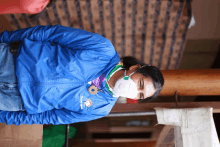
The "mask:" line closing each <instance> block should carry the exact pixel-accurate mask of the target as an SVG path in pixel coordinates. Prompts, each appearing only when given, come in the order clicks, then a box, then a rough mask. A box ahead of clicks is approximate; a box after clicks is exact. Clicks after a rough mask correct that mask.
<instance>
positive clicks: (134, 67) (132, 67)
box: [129, 64, 141, 71]
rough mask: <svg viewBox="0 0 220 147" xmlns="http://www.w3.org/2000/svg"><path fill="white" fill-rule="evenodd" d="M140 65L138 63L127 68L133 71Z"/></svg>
mask: <svg viewBox="0 0 220 147" xmlns="http://www.w3.org/2000/svg"><path fill="white" fill-rule="evenodd" d="M140 67H141V65H140V64H136V65H132V66H131V67H130V68H129V70H132V71H135V70H137V69H139V68H140Z"/></svg>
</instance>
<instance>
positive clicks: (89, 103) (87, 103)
mask: <svg viewBox="0 0 220 147" xmlns="http://www.w3.org/2000/svg"><path fill="white" fill-rule="evenodd" d="M92 103H93V102H92V101H91V100H90V99H87V100H86V102H84V103H83V104H84V106H86V107H87V108H88V107H91V106H92Z"/></svg>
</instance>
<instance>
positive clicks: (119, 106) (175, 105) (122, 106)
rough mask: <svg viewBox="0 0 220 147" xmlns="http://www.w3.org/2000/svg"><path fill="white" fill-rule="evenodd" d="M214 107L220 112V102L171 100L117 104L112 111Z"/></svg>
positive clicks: (215, 111)
mask: <svg viewBox="0 0 220 147" xmlns="http://www.w3.org/2000/svg"><path fill="white" fill-rule="evenodd" d="M156 107H159V108H175V109H178V108H201V107H206V108H208V107H209V108H210V107H212V108H213V113H220V102H218V101H216V102H178V103H176V102H169V103H146V104H139V103H137V104H115V106H114V107H113V108H112V110H111V113H123V112H143V111H145V112H146V111H155V109H154V108H156Z"/></svg>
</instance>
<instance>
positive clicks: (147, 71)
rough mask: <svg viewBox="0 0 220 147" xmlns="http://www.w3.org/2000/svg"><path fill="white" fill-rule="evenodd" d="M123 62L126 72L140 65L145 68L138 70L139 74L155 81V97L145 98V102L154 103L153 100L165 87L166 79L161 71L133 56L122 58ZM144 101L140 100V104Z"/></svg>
mask: <svg viewBox="0 0 220 147" xmlns="http://www.w3.org/2000/svg"><path fill="white" fill-rule="evenodd" d="M121 61H122V63H123V67H124V68H125V69H126V70H128V69H129V68H130V67H131V66H132V65H137V64H139V65H141V66H143V67H142V68H140V69H138V70H137V73H141V74H142V75H144V76H145V77H148V76H149V77H151V78H152V80H153V84H154V88H155V89H156V92H155V93H154V95H153V96H151V97H149V98H145V99H144V100H147V101H152V100H153V99H155V98H156V97H157V96H158V95H159V93H160V91H161V90H162V87H163V85H164V78H163V75H162V73H161V71H160V70H159V69H158V68H157V67H155V66H151V65H147V64H145V63H141V62H140V61H138V60H137V59H136V58H134V57H131V56H126V57H123V58H121ZM144 100H138V102H143V101H144Z"/></svg>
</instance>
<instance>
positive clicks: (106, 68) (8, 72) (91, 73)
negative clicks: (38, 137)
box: [0, 25, 164, 125]
mask: <svg viewBox="0 0 220 147" xmlns="http://www.w3.org/2000/svg"><path fill="white" fill-rule="evenodd" d="M16 41H20V45H19V47H18V52H17V54H16V56H13V54H11V52H10V44H12V43H13V42H16ZM0 52H1V54H0V101H1V103H0V110H1V111H0V123H6V124H8V125H11V124H15V125H21V124H54V125H59V124H70V123H76V122H86V121H90V120H94V119H98V118H101V117H104V116H106V115H108V114H109V113H110V111H111V109H112V107H113V106H114V104H115V102H116V101H117V97H118V96H127V97H129V98H132V99H140V100H141V99H146V98H147V97H151V96H152V97H156V96H157V95H158V94H159V92H160V90H161V89H162V86H163V84H164V79H163V75H162V73H161V72H160V71H159V69H157V68H156V67H154V66H148V65H145V64H142V63H140V64H139V62H138V61H137V60H136V59H135V58H133V57H124V58H122V62H123V64H124V65H122V64H121V63H120V62H119V61H120V58H119V55H118V53H117V52H116V51H115V49H114V47H113V45H112V44H111V42H110V41H109V40H108V39H106V38H104V37H103V36H101V35H99V34H96V33H91V32H87V31H84V30H81V29H77V28H71V27H65V26H61V25H46V26H36V27H29V28H25V29H20V30H16V31H10V32H9V31H4V32H3V33H0Z"/></svg>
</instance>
